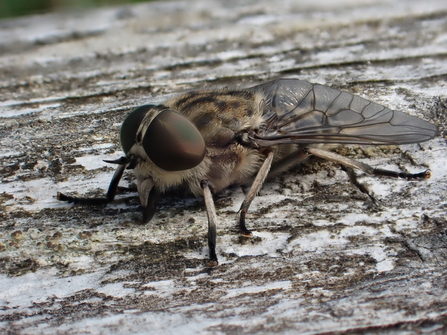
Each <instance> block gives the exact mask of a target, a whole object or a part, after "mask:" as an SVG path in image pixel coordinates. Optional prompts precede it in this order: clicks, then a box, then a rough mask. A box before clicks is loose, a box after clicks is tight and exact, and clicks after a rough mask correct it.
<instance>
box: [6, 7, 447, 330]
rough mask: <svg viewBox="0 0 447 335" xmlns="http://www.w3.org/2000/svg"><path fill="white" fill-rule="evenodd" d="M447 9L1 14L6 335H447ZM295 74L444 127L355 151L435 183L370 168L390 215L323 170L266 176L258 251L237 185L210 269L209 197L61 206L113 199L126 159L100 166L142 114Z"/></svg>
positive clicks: (256, 215)
mask: <svg viewBox="0 0 447 335" xmlns="http://www.w3.org/2000/svg"><path fill="white" fill-rule="evenodd" d="M446 14H447V4H446V3H445V1H444V0H428V1H424V2H417V1H405V0H395V1H382V2H377V3H376V2H371V1H366V0H364V1H355V2H353V1H349V0H346V1H342V0H341V1H334V2H332V3H331V4H330V5H328V4H327V3H325V2H324V1H309V2H306V1H300V2H294V1H287V0H280V1H275V2H272V1H265V0H256V1H245V2H244V3H243V4H241V2H236V1H235V2H229V1H203V0H196V1H185V2H161V3H148V4H140V5H137V6H126V7H119V8H106V9H100V10H94V11H89V12H84V13H71V14H70V13H69V14H55V15H45V16H35V17H27V18H21V19H12V20H4V21H0V27H1V29H0V74H1V76H0V134H1V136H0V141H1V142H0V156H1V165H2V167H1V172H0V177H1V184H0V208H1V213H0V217H1V223H0V226H1V230H0V243H1V244H0V249H1V251H0V260H1V268H0V272H1V273H2V274H1V275H0V287H2V293H1V294H0V303H1V309H2V312H1V314H0V329H2V330H4V331H6V332H11V333H18V334H22V333H23V334H25V333H35V334H37V333H45V334H47V333H48V334H49V333H56V332H66V333H73V334H79V333H131V332H146V331H147V332H151V333H174V332H178V330H179V329H181V331H182V332H183V333H188V334H190V333H227V334H233V333H273V332H275V333H278V332H279V333H297V332H300V333H308V334H317V333H340V332H347V333H360V332H361V333H387V332H388V333H398V332H408V333H414V332H421V331H427V332H428V331H431V332H434V333H436V332H438V333H443V332H445V331H446V326H445V325H446V323H447V317H446V308H447V293H446V281H445V277H446V272H447V237H446V228H447V220H446V219H447V218H446V209H447V205H446V204H447V197H446V190H447V179H446V176H447V169H446V166H447V157H446V156H447V150H446V143H445V124H446V106H447V93H446V92H447V91H446V86H447V84H446V83H447V80H446V78H447V65H446V64H447V61H446V58H447V15H446ZM280 76H289V77H298V78H300V79H305V80H308V81H311V82H319V83H322V84H326V85H330V86H333V87H336V88H338V89H343V90H348V91H351V92H354V93H357V94H360V95H362V96H364V97H369V98H370V99H372V100H374V101H376V102H379V103H382V104H385V105H387V106H389V107H391V108H393V109H400V110H404V111H407V112H408V113H410V114H413V115H418V116H420V117H422V118H424V119H426V120H429V121H432V122H434V123H436V124H438V125H439V126H440V130H441V133H440V135H439V136H438V137H437V138H435V139H434V140H432V141H430V142H427V143H422V144H421V145H405V146H402V147H380V148H378V147H373V148H358V147H354V148H352V147H350V148H346V149H345V150H343V151H342V152H341V153H343V154H345V155H348V156H350V157H353V158H355V159H359V160H361V161H363V162H366V163H368V164H372V165H374V166H381V167H386V168H392V169H402V170H409V171H411V172H413V171H414V172H416V171H420V170H424V169H425V168H430V169H431V170H432V173H433V177H432V178H431V179H430V180H426V181H422V182H406V181H399V180H388V179H377V178H369V177H365V176H362V177H361V181H362V182H363V183H366V184H367V185H368V186H369V188H370V189H371V190H372V191H373V192H374V194H375V195H376V197H377V198H378V199H380V205H379V207H377V206H374V205H373V204H372V203H371V202H370V200H369V199H368V197H366V196H365V195H363V194H361V193H360V192H359V191H357V190H356V189H355V188H354V187H353V186H352V185H351V184H350V183H349V181H348V178H347V176H346V175H345V174H344V173H343V172H342V171H341V170H340V169H339V168H338V167H337V166H336V165H334V164H330V163H327V162H323V161H321V160H317V159H315V160H313V161H312V162H311V163H312V164H310V165H309V166H305V167H302V168H297V169H294V170H292V171H291V172H289V173H286V174H283V175H281V176H278V177H276V178H275V179H274V180H271V181H269V182H268V183H267V184H266V185H265V187H264V188H263V190H262V191H261V194H260V196H259V197H258V198H256V199H255V202H254V204H253V209H252V211H251V212H250V214H249V215H248V225H249V226H250V227H252V228H254V231H255V235H256V236H257V237H256V238H253V239H249V240H247V239H242V238H240V237H239V234H238V231H237V229H236V217H237V214H236V212H237V210H238V208H239V206H240V203H241V201H242V199H243V197H244V193H243V190H242V189H241V188H236V189H233V190H231V192H228V193H226V194H224V195H222V196H220V197H219V198H218V199H217V201H216V206H217V214H218V218H219V227H218V250H217V252H218V256H219V259H220V261H221V264H220V265H219V266H218V267H216V268H215V269H208V268H206V267H205V262H204V259H205V258H206V255H207V248H206V226H207V225H206V213H205V210H204V205H203V203H202V200H201V199H193V198H191V197H185V198H181V197H179V196H178V195H169V196H166V197H165V198H164V200H163V202H162V204H161V208H160V210H159V212H158V214H157V216H156V218H155V219H154V220H153V221H151V222H150V223H149V224H148V225H144V226H143V225H138V224H137V223H136V221H137V220H138V219H139V217H140V213H139V209H138V199H137V198H136V197H135V194H126V195H122V196H120V197H119V199H118V200H117V201H116V202H115V203H114V204H111V205H109V206H106V207H100V208H85V207H73V206H71V205H68V204H63V203H59V202H58V201H57V200H56V199H55V195H56V192H57V191H77V192H79V193H81V194H83V193H88V194H91V195H99V194H102V193H104V192H105V189H106V188H107V186H108V183H109V181H110V178H111V176H112V174H113V167H110V166H109V165H107V164H105V163H103V162H102V159H107V158H108V159H110V158H118V157H120V155H121V154H122V153H121V148H120V145H119V140H118V132H119V127H120V125H121V123H122V121H123V119H124V117H125V115H126V114H127V113H128V112H129V111H130V110H131V109H132V108H134V107H136V106H138V105H141V104H143V103H147V102H154V101H155V102H159V101H163V100H164V99H166V98H167V97H169V96H171V95H172V94H175V93H178V92H183V91H185V90H190V89H194V88H202V87H215V86H228V85H230V86H236V87H239V86H241V87H247V86H251V85H254V84H257V83H259V82H262V81H264V80H268V79H272V78H277V77H280ZM131 179H132V175H131V174H130V173H129V174H128V175H126V182H127V183H130V182H131ZM124 184H125V183H124Z"/></svg>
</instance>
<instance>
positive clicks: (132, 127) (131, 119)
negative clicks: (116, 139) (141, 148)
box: [120, 105, 155, 155]
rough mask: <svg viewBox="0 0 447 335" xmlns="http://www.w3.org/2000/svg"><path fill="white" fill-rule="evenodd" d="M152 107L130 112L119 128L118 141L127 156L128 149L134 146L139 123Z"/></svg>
mask: <svg viewBox="0 0 447 335" xmlns="http://www.w3.org/2000/svg"><path fill="white" fill-rule="evenodd" d="M154 107H155V106H154V105H144V106H141V107H138V108H137V109H135V110H134V111H132V112H131V113H130V114H129V115H128V116H127V117H126V119H125V120H124V122H123V125H122V126H121V133H120V140H121V146H122V147H123V151H124V153H125V154H126V155H127V153H128V152H129V150H130V148H132V146H133V145H134V144H135V137H136V135H137V131H138V128H139V127H140V124H141V121H143V118H144V117H145V116H146V114H147V113H148V111H149V110H151V109H152V108H154Z"/></svg>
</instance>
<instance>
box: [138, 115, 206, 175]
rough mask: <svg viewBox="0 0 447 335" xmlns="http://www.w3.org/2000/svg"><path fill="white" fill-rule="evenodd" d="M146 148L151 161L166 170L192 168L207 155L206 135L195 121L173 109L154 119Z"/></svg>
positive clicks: (147, 136) (144, 145) (147, 134)
mask: <svg viewBox="0 0 447 335" xmlns="http://www.w3.org/2000/svg"><path fill="white" fill-rule="evenodd" d="M143 147H144V150H145V151H146V153H147V155H148V156H149V158H150V159H151V161H152V162H154V164H156V165H157V166H158V167H160V168H161V169H163V170H166V171H181V170H187V169H191V168H193V167H195V166H197V165H199V164H200V163H201V162H202V160H203V157H204V156H205V141H204V140H203V137H202V134H200V132H199V131H198V130H197V128H196V127H195V126H194V125H193V124H192V123H191V121H189V120H188V119H187V118H185V117H184V116H182V115H180V114H179V113H176V112H174V111H172V110H165V111H163V112H161V113H160V114H158V115H157V116H156V117H155V118H154V120H153V121H152V122H151V124H150V125H149V127H148V129H147V131H146V134H145V136H144V139H143Z"/></svg>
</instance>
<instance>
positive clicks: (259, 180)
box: [239, 151, 275, 236]
mask: <svg viewBox="0 0 447 335" xmlns="http://www.w3.org/2000/svg"><path fill="white" fill-rule="evenodd" d="M274 155H275V153H274V151H269V152H268V154H267V157H266V158H265V161H264V162H263V163H262V165H261V168H260V169H259V171H258V174H257V175H256V178H255V180H254V181H253V184H252V185H251V187H250V190H249V191H248V193H247V196H246V197H245V199H244V202H243V203H242V205H241V209H240V212H241V216H240V218H239V229H240V230H241V233H242V235H243V236H250V235H251V232H250V231H249V230H248V229H247V227H246V226H245V215H246V214H247V211H248V208H249V207H250V204H251V203H252V201H253V199H254V198H255V196H256V195H257V194H258V193H259V191H260V190H261V187H262V185H263V184H264V180H265V178H266V177H267V175H268V174H269V171H270V167H271V166H272V162H273V157H274Z"/></svg>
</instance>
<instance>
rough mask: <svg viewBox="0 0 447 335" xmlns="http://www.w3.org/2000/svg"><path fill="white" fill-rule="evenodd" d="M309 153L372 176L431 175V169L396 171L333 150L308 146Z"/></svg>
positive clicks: (420, 177)
mask: <svg viewBox="0 0 447 335" xmlns="http://www.w3.org/2000/svg"><path fill="white" fill-rule="evenodd" d="M304 150H305V152H307V153H308V154H311V155H314V156H317V157H320V158H324V159H327V160H328V161H332V162H335V163H338V164H341V165H344V166H345V167H348V168H353V169H359V170H362V171H363V172H365V173H367V174H369V175H372V176H385V177H394V178H403V179H407V180H412V179H428V178H430V177H431V171H430V170H425V171H423V172H419V173H405V172H396V171H391V170H384V169H377V168H374V167H372V166H371V165H368V164H364V163H360V162H357V161H355V160H353V159H350V158H347V157H344V156H342V155H338V154H336V153H334V152H331V151H326V150H322V149H318V148H306V149H304Z"/></svg>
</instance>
